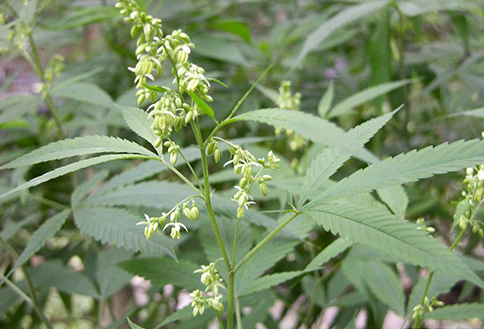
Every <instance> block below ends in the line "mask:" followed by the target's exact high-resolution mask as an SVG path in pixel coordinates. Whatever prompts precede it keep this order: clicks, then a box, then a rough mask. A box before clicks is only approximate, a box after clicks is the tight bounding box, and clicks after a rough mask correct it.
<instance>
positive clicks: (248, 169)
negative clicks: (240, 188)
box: [244, 165, 252, 179]
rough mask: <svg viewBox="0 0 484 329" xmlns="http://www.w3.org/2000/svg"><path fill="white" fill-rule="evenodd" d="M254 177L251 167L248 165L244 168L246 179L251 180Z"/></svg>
mask: <svg viewBox="0 0 484 329" xmlns="http://www.w3.org/2000/svg"><path fill="white" fill-rule="evenodd" d="M251 177H252V167H251V166H250V165H246V166H245V167H244V178H245V179H250V178H251Z"/></svg>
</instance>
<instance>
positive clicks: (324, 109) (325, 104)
mask: <svg viewBox="0 0 484 329" xmlns="http://www.w3.org/2000/svg"><path fill="white" fill-rule="evenodd" d="M333 100H334V81H333V80H331V81H330V82H329V86H328V89H326V92H325V93H324V95H323V97H322V98H321V100H320V101H319V104H318V114H319V116H320V117H321V118H323V119H325V118H326V115H327V114H328V112H329V110H330V109H331V105H332V104H333Z"/></svg>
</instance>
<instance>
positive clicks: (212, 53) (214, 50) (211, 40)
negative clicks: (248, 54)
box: [191, 33, 247, 66]
mask: <svg viewBox="0 0 484 329" xmlns="http://www.w3.org/2000/svg"><path fill="white" fill-rule="evenodd" d="M191 39H192V42H193V43H194V44H195V45H196V47H195V49H194V53H195V54H198V55H201V56H205V57H208V58H212V59H216V60H220V61H223V62H228V63H232V64H237V65H242V66H245V65H247V61H246V59H245V58H244V56H243V55H242V53H241V52H240V50H239V49H238V48H237V47H236V46H234V45H233V44H232V43H230V42H228V41H226V40H225V39H223V38H221V37H220V36H218V35H216V34H208V33H205V34H203V35H202V34H198V35H196V36H193V37H192V38H191Z"/></svg>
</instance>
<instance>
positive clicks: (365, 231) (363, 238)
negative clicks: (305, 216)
mask: <svg viewBox="0 0 484 329" xmlns="http://www.w3.org/2000/svg"><path fill="white" fill-rule="evenodd" d="M309 214H310V216H311V217H313V218H314V219H315V220H316V221H317V222H318V223H319V224H320V225H322V226H323V228H324V229H325V230H327V231H330V232H332V233H333V234H339V235H340V236H341V237H343V238H348V239H350V240H351V241H353V242H358V243H361V244H363V245H367V246H369V247H371V248H374V249H377V250H380V251H382V252H385V253H388V254H390V255H393V256H395V257H396V258H397V259H399V260H402V261H404V262H409V263H412V264H414V265H418V266H421V267H426V268H429V269H431V270H435V269H438V268H439V269H442V270H443V271H445V272H447V273H455V274H458V275H461V276H462V277H465V278H466V279H467V280H468V281H470V282H472V283H474V284H476V285H478V286H484V282H482V280H481V279H480V278H479V277H477V276H476V274H475V273H474V272H472V271H471V270H470V269H469V268H468V267H467V266H466V265H465V264H464V263H463V262H462V260H461V259H460V258H459V257H458V256H457V255H456V254H454V253H452V252H450V251H449V250H448V249H447V248H445V246H443V245H442V244H440V243H439V242H438V241H437V240H435V239H432V238H429V237H428V236H427V235H426V233H425V232H423V231H421V230H417V229H416V227H417V226H416V225H414V224H411V223H409V222H408V221H406V220H403V219H400V218H398V217H397V216H395V215H393V214H391V213H390V212H388V211H385V210H384V209H383V208H375V207H373V208H368V207H360V206H357V205H350V204H324V205H321V206H320V208H318V209H311V211H310V212H309Z"/></svg>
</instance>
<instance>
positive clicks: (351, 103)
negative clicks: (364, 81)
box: [328, 80, 410, 118]
mask: <svg viewBox="0 0 484 329" xmlns="http://www.w3.org/2000/svg"><path fill="white" fill-rule="evenodd" d="M409 83H410V81H409V80H403V81H397V82H388V83H382V84H379V85H377V86H373V87H370V88H367V89H364V90H362V91H360V92H358V93H356V94H354V95H352V96H350V97H348V98H346V99H345V100H344V101H342V102H341V103H338V104H336V105H335V106H334V107H333V109H332V110H331V112H329V115H328V116H329V117H330V118H334V117H339V116H342V115H345V114H348V113H350V112H351V110H353V109H354V108H355V107H358V106H360V105H363V104H365V103H367V102H369V101H371V100H374V99H375V98H378V97H380V96H383V95H385V94H387V93H389V92H391V91H393V90H395V89H398V88H400V87H403V86H405V85H406V84H409Z"/></svg>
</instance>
